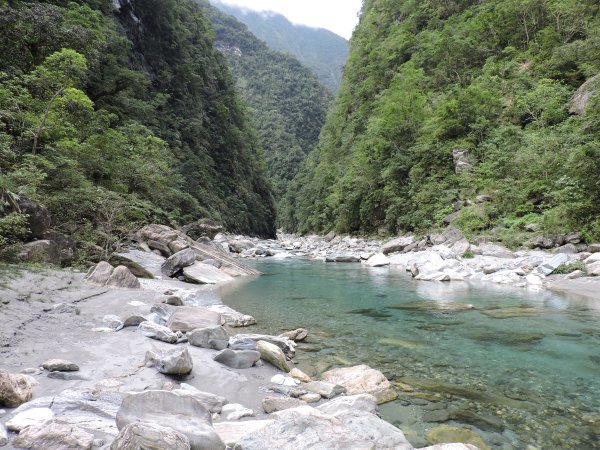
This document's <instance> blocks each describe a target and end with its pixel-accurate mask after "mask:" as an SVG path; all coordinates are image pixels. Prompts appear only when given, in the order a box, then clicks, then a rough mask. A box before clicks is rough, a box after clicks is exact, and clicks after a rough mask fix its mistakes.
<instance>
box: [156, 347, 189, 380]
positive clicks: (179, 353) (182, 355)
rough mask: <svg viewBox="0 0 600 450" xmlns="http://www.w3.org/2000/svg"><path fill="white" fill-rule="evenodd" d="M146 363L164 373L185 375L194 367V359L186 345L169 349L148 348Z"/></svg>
mask: <svg viewBox="0 0 600 450" xmlns="http://www.w3.org/2000/svg"><path fill="white" fill-rule="evenodd" d="M146 365H152V366H154V367H156V370H158V371H159V372H160V373H164V374H165V375H187V374H189V373H190V372H191V371H192V369H193V368H194V361H193V360H192V355H190V352H189V350H188V349H187V347H177V348H174V349H171V350H165V351H161V350H148V352H146Z"/></svg>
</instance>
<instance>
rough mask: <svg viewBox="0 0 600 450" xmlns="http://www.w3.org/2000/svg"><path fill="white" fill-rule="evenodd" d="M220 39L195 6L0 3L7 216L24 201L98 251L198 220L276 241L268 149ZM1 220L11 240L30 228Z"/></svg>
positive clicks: (1, 165)
mask: <svg viewBox="0 0 600 450" xmlns="http://www.w3.org/2000/svg"><path fill="white" fill-rule="evenodd" d="M213 43H214V32H213V31H212V29H211V26H210V24H209V22H208V21H207V20H206V18H205V17H204V16H203V15H202V13H201V11H200V9H199V7H198V6H197V5H195V4H194V3H193V2H192V1H191V0H144V1H140V0H121V2H120V8H119V9H115V7H114V6H113V2H111V1H109V0H94V1H83V0H82V1H80V2H67V1H62V0H55V1H39V2H37V1H12V2H10V3H9V2H6V1H3V2H0V55H2V58H0V196H1V200H2V204H0V208H2V209H4V214H5V215H6V214H7V213H8V212H9V211H10V210H11V206H14V200H15V198H16V196H27V197H29V198H30V199H32V200H34V201H37V202H40V203H42V204H44V205H45V206H47V207H48V208H49V210H50V212H51V213H52V217H53V225H54V226H55V227H56V228H60V229H61V230H62V231H65V232H67V233H69V234H73V235H75V236H76V237H77V238H78V239H81V240H83V241H85V242H88V243H90V244H93V243H94V241H95V239H96V236H97V235H98V230H100V229H104V230H105V231H106V232H109V233H113V232H114V233H118V232H119V231H124V230H126V229H128V228H130V227H132V226H133V225H134V224H140V223H145V222H150V221H161V222H166V223H172V224H182V223H185V222H188V221H191V220H194V219H197V218H201V217H209V218H212V219H215V220H218V221H221V222H222V223H224V224H225V226H226V227H227V228H228V229H230V230H232V231H239V232H244V233H250V234H260V235H263V236H273V235H274V229H275V228H274V227H275V225H274V220H275V211H274V204H273V199H272V195H271V186H270V182H269V181H268V179H267V175H266V164H265V162H264V158H263V154H262V151H261V149H260V145H259V141H258V138H257V137H256V134H255V132H254V130H253V129H252V127H251V125H250V123H249V120H248V118H247V114H246V112H245V110H244V108H243V106H242V104H241V103H240V100H239V99H238V98H237V95H236V93H235V90H234V82H233V81H232V78H231V76H230V74H229V71H228V69H227V66H226V62H225V59H224V58H223V57H222V55H221V54H220V53H219V52H218V51H216V50H215V49H214V47H213ZM0 212H1V211H0ZM1 220H2V223H0V234H2V233H3V235H4V239H5V240H10V239H13V240H14V238H15V237H14V236H13V237H10V238H8V237H6V236H7V235H8V234H10V232H9V231H7V230H9V229H11V230H13V232H14V233H16V234H19V233H21V232H22V231H23V230H22V227H20V226H19V223H18V222H19V219H18V217H17V216H15V215H8V216H6V217H4V219H1ZM7 224H8V225H7Z"/></svg>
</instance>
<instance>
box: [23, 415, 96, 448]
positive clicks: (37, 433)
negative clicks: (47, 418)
mask: <svg viewBox="0 0 600 450" xmlns="http://www.w3.org/2000/svg"><path fill="white" fill-rule="evenodd" d="M93 442H94V435H93V434H91V433H88V432H87V431H84V430H83V429H81V428H79V427H77V426H75V425H70V424H68V423H62V422H57V421H51V422H47V423H44V424H41V425H32V426H29V427H26V428H24V429H23V430H21V432H20V433H19V435H18V436H17V437H16V438H15V439H14V440H13V442H12V443H13V445H14V446H15V447H18V448H28V449H31V450H49V449H52V450H90V449H91V448H92V444H93Z"/></svg>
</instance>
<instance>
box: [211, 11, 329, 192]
mask: <svg viewBox="0 0 600 450" xmlns="http://www.w3.org/2000/svg"><path fill="white" fill-rule="evenodd" d="M200 5H202V7H203V11H204V12H205V15H206V17H207V18H208V19H209V20H210V21H211V23H212V25H213V28H214V29H215V32H216V41H215V43H216V47H217V48H218V49H219V50H220V51H221V52H222V53H223V54H224V55H225V56H226V59H227V61H228V63H229V66H230V68H231V71H232V73H233V76H234V79H235V80H236V82H237V86H238V90H239V92H240V95H241V96H242V98H243V99H244V100H245V101H246V102H247V104H248V105H249V106H250V111H249V115H250V117H251V118H252V119H253V124H254V126H255V128H256V130H257V132H258V137H259V141H260V143H261V144H262V147H263V149H264V152H265V157H266V160H267V165H268V167H269V175H270V177H271V180H272V182H273V185H274V192H275V197H276V198H277V199H280V198H282V197H283V195H284V194H285V192H286V191H287V187H288V184H289V181H290V180H291V179H293V178H294V176H295V175H296V173H297V172H298V169H299V166H300V164H301V163H302V161H303V160H304V158H305V157H306V155H307V154H308V152H309V151H310V150H312V149H313V148H314V146H315V145H316V144H317V142H318V140H319V133H320V131H321V128H322V127H323V124H324V123H325V117H326V114H327V108H328V107H329V104H330V102H331V100H332V96H331V94H330V93H329V92H328V91H327V89H326V88H325V87H323V86H322V85H321V84H320V83H319V80H318V79H317V78H316V76H315V75H314V74H313V73H312V72H311V71H310V69H308V68H306V67H305V66H303V65H302V64H300V62H298V60H296V59H295V58H294V57H292V56H291V55H287V54H283V53H280V52H276V51H274V50H270V49H269V48H268V47H267V46H266V45H265V43H264V42H262V41H261V40H259V39H258V38H257V37H256V36H254V35H253V34H252V33H250V32H249V31H248V29H247V28H246V26H245V25H244V24H242V23H241V22H239V21H238V20H237V19H236V18H235V17H233V16H229V15H227V14H225V13H222V12H220V11H219V10H217V9H216V8H214V7H213V6H211V5H210V4H209V3H208V2H207V1H201V2H200Z"/></svg>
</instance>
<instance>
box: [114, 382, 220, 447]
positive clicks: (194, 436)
mask: <svg viewBox="0 0 600 450" xmlns="http://www.w3.org/2000/svg"><path fill="white" fill-rule="evenodd" d="M135 422H150V423H155V424H160V425H161V426H165V427H169V428H172V429H174V430H176V431H178V432H180V433H182V434H184V435H185V436H186V437H187V438H188V439H189V441H190V447H191V449H192V450H223V448H224V447H225V444H224V443H223V441H222V440H221V438H220V437H219V435H218V434H217V433H216V432H215V430H214V429H213V427H212V421H211V415H210V413H209V411H208V410H207V409H206V408H205V407H204V406H203V405H202V404H201V403H200V402H199V401H198V400H196V399H194V398H193V397H192V396H189V395H181V394H178V393H174V392H169V391H145V392H140V393H137V394H131V395H129V396H127V397H125V399H124V400H123V403H122V404H121V408H120V409H119V412H118V413H117V427H118V428H119V430H122V429H123V428H124V427H125V426H127V425H129V424H130V423H135Z"/></svg>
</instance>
